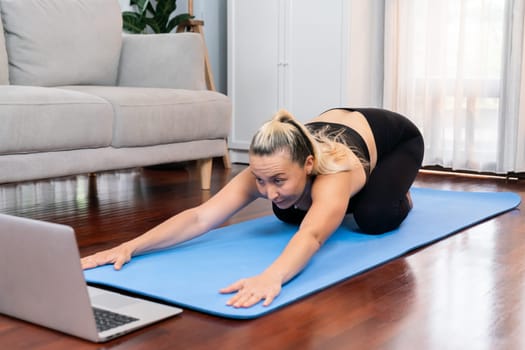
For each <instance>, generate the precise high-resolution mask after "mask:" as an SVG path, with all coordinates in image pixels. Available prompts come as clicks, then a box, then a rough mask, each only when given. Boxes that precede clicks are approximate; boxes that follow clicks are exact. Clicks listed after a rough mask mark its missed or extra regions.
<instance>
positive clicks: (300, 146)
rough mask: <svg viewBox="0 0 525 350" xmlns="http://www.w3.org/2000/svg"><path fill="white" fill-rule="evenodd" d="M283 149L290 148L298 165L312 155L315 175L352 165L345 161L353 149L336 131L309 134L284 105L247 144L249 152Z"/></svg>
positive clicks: (272, 152)
mask: <svg viewBox="0 0 525 350" xmlns="http://www.w3.org/2000/svg"><path fill="white" fill-rule="evenodd" d="M282 150H286V151H289V153H290V155H291V158H292V161H294V162H296V163H298V164H300V165H301V166H303V165H304V163H305V161H306V158H308V156H309V155H312V156H313V158H314V166H313V174H314V175H315V174H319V175H322V174H333V173H338V172H342V171H349V170H352V169H353V168H354V166H353V165H350V163H349V162H348V161H347V160H348V159H349V155H350V153H351V152H352V151H351V150H350V149H349V148H348V147H347V146H346V145H345V143H344V140H342V138H341V137H340V135H339V134H336V135H327V134H326V132H325V131H323V130H320V131H318V132H315V133H314V134H312V133H311V132H310V131H309V130H308V129H307V128H306V127H305V126H304V125H302V124H301V123H300V122H299V121H297V119H295V117H294V116H293V115H292V114H291V113H290V112H288V111H287V110H284V109H281V110H280V111H279V112H277V113H276V114H275V115H274V116H273V117H272V119H271V120H269V121H267V122H266V123H264V124H263V125H262V126H261V127H260V128H259V130H258V131H257V132H256V133H255V135H254V136H253V138H252V142H251V144H250V154H251V155H257V156H268V155H272V154H275V153H276V152H278V151H282ZM350 159H351V158H350ZM345 160H346V161H345Z"/></svg>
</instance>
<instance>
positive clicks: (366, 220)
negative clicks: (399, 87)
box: [347, 108, 424, 234]
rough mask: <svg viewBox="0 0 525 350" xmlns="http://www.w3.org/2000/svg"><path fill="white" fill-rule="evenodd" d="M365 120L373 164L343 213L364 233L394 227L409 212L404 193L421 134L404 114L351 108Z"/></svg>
mask: <svg viewBox="0 0 525 350" xmlns="http://www.w3.org/2000/svg"><path fill="white" fill-rule="evenodd" d="M351 111H358V112H361V114H363V115H364V116H365V118H366V119H367V121H368V123H369V124H370V127H371V129H372V133H373V134H374V138H375V141H376V147H377V164H376V167H375V168H374V170H373V171H372V173H371V174H370V178H369V179H368V182H367V184H366V185H365V186H364V187H363V189H362V190H361V191H360V192H359V193H357V194H356V195H355V196H354V197H352V198H351V199H350V202H349V206H348V210H347V213H353V214H354V219H355V221H356V223H357V225H358V226H359V228H360V229H361V230H362V231H363V232H364V233H369V234H381V233H384V232H388V231H391V230H393V229H395V228H397V227H398V226H399V225H400V224H401V222H403V220H404V219H405V218H406V216H407V215H408V212H409V211H410V204H409V202H408V199H407V192H408V190H409V189H410V186H412V183H413V182H414V180H415V178H416V175H417V173H418V171H419V168H420V167H421V162H422V161H423V153H424V143H423V137H422V136H421V133H420V132H419V130H418V128H417V127H416V126H415V125H414V124H413V123H412V122H411V121H410V120H408V119H407V118H405V117H404V116H402V115H400V114H397V113H394V112H391V111H387V110H382V109H371V108H368V109H352V110H351Z"/></svg>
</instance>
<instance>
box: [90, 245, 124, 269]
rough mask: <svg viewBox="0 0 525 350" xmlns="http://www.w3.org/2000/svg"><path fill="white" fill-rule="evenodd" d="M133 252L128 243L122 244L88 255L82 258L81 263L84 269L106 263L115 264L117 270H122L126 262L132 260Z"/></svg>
mask: <svg viewBox="0 0 525 350" xmlns="http://www.w3.org/2000/svg"><path fill="white" fill-rule="evenodd" d="M132 253H133V252H132V250H131V249H130V248H129V247H128V246H127V245H125V244H121V245H119V246H117V247H115V248H111V249H108V250H103V251H100V252H98V253H96V254H93V255H89V256H86V257H85V258H82V259H80V263H81V265H82V269H84V270H86V269H92V268H94V267H97V266H101V265H106V264H113V267H114V268H115V270H120V269H121V268H122V266H123V265H124V264H125V263H127V262H128V261H130V260H131V255H132Z"/></svg>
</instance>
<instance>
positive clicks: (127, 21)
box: [122, 11, 146, 34]
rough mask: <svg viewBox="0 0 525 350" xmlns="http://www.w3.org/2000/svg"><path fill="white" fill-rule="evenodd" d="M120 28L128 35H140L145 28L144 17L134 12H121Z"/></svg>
mask: <svg viewBox="0 0 525 350" xmlns="http://www.w3.org/2000/svg"><path fill="white" fill-rule="evenodd" d="M122 28H124V30H125V31H127V32H130V33H136V34H139V33H142V32H143V31H144V29H145V28H146V23H145V22H144V17H143V16H140V15H138V14H137V13H135V12H131V11H124V12H122Z"/></svg>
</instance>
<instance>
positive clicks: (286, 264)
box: [221, 171, 365, 307]
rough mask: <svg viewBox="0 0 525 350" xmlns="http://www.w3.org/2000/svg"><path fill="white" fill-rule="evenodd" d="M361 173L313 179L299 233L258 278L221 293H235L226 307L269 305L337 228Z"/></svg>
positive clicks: (357, 186) (356, 190) (231, 286)
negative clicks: (307, 207)
mask: <svg viewBox="0 0 525 350" xmlns="http://www.w3.org/2000/svg"><path fill="white" fill-rule="evenodd" d="M362 175H364V174H361V172H358V171H350V172H341V173H337V174H330V175H321V176H317V178H316V180H315V182H314V184H313V186H312V205H311V207H310V209H309V210H308V213H307V215H306V216H305V218H304V219H303V222H302V223H301V225H300V227H299V230H298V231H297V233H296V234H295V235H294V236H293V237H292V239H291V240H290V242H289V243H288V245H287V246H286V247H285V249H284V250H283V252H282V253H281V255H280V256H279V257H278V258H277V259H276V260H275V261H274V262H273V263H272V264H271V265H270V266H269V267H268V268H267V269H266V270H265V271H264V272H263V273H261V274H260V275H258V276H255V277H251V278H247V279H242V280H240V281H237V282H236V283H234V284H232V285H230V286H228V287H226V288H224V289H222V290H221V292H222V293H232V292H236V291H237V294H236V295H234V296H233V297H232V298H231V299H230V300H229V301H228V305H231V306H234V307H250V306H252V305H254V304H256V303H258V302H259V301H260V300H262V299H265V301H264V303H263V305H265V306H267V305H269V304H270V303H271V302H272V301H273V300H274V298H275V297H276V296H277V295H278V294H279V293H280V290H281V286H282V285H283V284H284V283H286V282H287V281H289V280H290V279H292V278H293V277H294V276H295V275H297V274H298V273H299V272H300V271H301V270H302V269H303V268H304V266H305V265H306V264H307V263H308V261H309V260H310V259H311V257H312V256H313V255H314V254H315V253H316V252H317V250H319V248H320V247H321V245H322V244H323V243H324V242H325V241H326V240H327V239H328V238H329V237H330V235H331V234H332V233H333V232H334V231H335V230H336V229H337V228H338V227H339V225H340V224H341V222H342V220H343V218H344V216H345V215H346V209H347V206H348V201H349V199H350V197H351V196H352V195H354V194H355V193H357V192H358V191H359V189H361V188H362V186H363V185H364V181H365V179H364V178H363V176H362Z"/></svg>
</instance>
